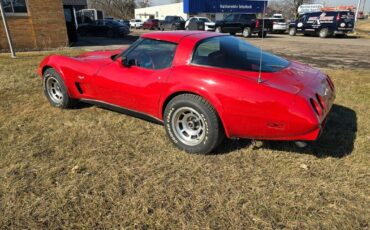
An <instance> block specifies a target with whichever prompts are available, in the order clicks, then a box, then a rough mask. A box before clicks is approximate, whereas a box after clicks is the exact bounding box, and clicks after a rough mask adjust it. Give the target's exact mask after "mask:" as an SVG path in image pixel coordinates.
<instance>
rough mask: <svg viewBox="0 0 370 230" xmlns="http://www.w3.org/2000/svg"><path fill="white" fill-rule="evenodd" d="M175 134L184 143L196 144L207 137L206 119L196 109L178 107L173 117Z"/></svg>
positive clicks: (172, 123)
mask: <svg viewBox="0 0 370 230" xmlns="http://www.w3.org/2000/svg"><path fill="white" fill-rule="evenodd" d="M171 126H172V129H173V131H174V134H175V136H176V137H177V139H178V140H180V141H181V142H182V143H183V144H185V145H188V146H196V145H199V144H200V143H202V142H203V141H204V139H205V137H206V121H205V119H204V118H203V117H202V116H201V115H200V113H199V112H197V111H196V110H195V109H192V108H190V107H182V108H179V109H177V110H176V111H175V112H174V114H173V116H172V119H171Z"/></svg>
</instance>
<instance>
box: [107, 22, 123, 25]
mask: <svg viewBox="0 0 370 230" xmlns="http://www.w3.org/2000/svg"><path fill="white" fill-rule="evenodd" d="M105 23H106V24H107V25H111V26H122V23H120V22H116V21H105Z"/></svg>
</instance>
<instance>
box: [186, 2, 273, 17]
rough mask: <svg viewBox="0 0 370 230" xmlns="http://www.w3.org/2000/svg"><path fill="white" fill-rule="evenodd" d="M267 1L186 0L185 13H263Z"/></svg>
mask: <svg viewBox="0 0 370 230" xmlns="http://www.w3.org/2000/svg"><path fill="white" fill-rule="evenodd" d="M266 5H267V1H265V0H184V12H185V13H188V14H196V13H261V12H263V8H264V6H266Z"/></svg>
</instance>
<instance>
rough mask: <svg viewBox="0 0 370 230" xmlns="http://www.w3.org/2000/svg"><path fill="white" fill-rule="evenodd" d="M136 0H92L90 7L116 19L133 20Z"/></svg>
mask: <svg viewBox="0 0 370 230" xmlns="http://www.w3.org/2000/svg"><path fill="white" fill-rule="evenodd" d="M135 6H136V4H135V0H90V7H92V8H95V9H98V10H102V11H104V13H105V15H109V16H111V17H115V18H133V17H134V11H135Z"/></svg>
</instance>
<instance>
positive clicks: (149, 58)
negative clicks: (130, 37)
mask: <svg viewBox="0 0 370 230" xmlns="http://www.w3.org/2000/svg"><path fill="white" fill-rule="evenodd" d="M176 47H177V45H176V44H174V43H169V42H164V41H158V40H152V39H143V41H142V42H140V43H139V45H138V46H137V47H135V48H134V49H133V50H131V51H130V52H129V53H128V54H127V55H126V58H127V60H129V61H130V60H133V61H135V63H136V65H137V66H138V67H141V68H145V69H153V70H160V69H166V68H169V67H171V65H172V61H173V59H174V57H175V52H176Z"/></svg>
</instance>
